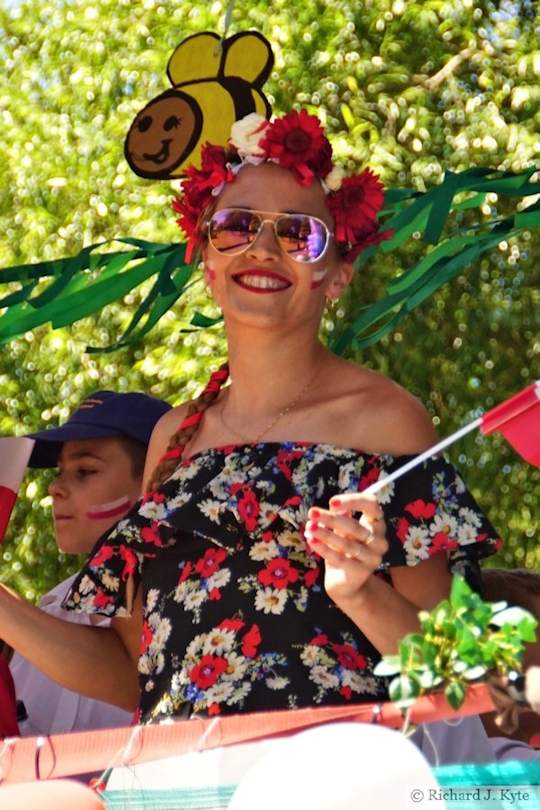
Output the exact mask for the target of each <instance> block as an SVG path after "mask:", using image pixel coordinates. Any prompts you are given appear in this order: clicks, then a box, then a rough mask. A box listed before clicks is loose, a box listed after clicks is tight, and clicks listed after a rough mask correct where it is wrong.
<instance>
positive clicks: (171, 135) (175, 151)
mask: <svg viewBox="0 0 540 810" xmlns="http://www.w3.org/2000/svg"><path fill="white" fill-rule="evenodd" d="M202 120H203V118H202V113H201V110H200V107H199V105H198V104H197V102H196V101H195V99H194V98H193V97H191V96H189V95H187V94H186V93H183V92H182V91H181V90H176V89H173V90H168V91H167V92H165V93H162V94H161V95H160V96H158V97H157V98H155V99H154V100H153V101H151V102H150V103H149V104H147V106H146V107H145V108H144V109H143V110H141V112H140V113H139V114H138V115H137V117H136V118H135V120H134V121H133V123H132V125H131V127H130V130H129V132H128V134H127V137H126V140H125V144H124V153H125V156H126V160H127V161H128V163H129V165H130V167H131V169H132V170H133V171H134V172H135V173H136V174H138V175H139V176H140V177H147V178H149V179H167V178H168V177H170V176H171V174H173V173H174V171H175V169H176V168H177V167H178V166H179V165H180V164H181V163H182V161H184V160H185V158H186V156H187V155H189V153H190V152H191V151H192V149H193V147H194V145H195V144H196V142H197V140H198V138H199V135H200V132H201V128H202Z"/></svg>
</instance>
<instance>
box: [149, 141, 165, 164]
mask: <svg viewBox="0 0 540 810" xmlns="http://www.w3.org/2000/svg"><path fill="white" fill-rule="evenodd" d="M161 143H162V148H161V149H160V150H159V152H155V153H154V154H151V153H150V152H144V154H143V158H144V160H148V161H150V162H152V163H158V164H160V163H165V161H166V160H168V159H169V156H170V154H171V149H170V146H171V142H170V140H169V141H162V142H161Z"/></svg>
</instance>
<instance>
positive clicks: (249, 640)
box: [242, 624, 261, 658]
mask: <svg viewBox="0 0 540 810" xmlns="http://www.w3.org/2000/svg"><path fill="white" fill-rule="evenodd" d="M260 643H261V631H260V630H259V627H258V625H256V624H254V625H252V627H251V628H250V630H248V632H247V633H246V635H245V636H244V638H243V644H242V655H245V656H246V658H255V656H256V655H257V648H258V646H259V644H260Z"/></svg>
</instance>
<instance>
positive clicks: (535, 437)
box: [480, 380, 540, 467]
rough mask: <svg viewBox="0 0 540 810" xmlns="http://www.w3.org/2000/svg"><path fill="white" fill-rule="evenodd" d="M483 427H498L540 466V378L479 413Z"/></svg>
mask: <svg viewBox="0 0 540 810" xmlns="http://www.w3.org/2000/svg"><path fill="white" fill-rule="evenodd" d="M480 422H481V425H480V430H481V431H482V433H485V434H486V435H488V434H489V433H493V432H494V431H495V430H498V431H499V433H502V435H503V436H504V438H505V439H506V440H507V441H508V442H510V444H511V445H512V447H513V448H514V449H515V450H517V452H518V453H519V454H520V456H523V458H524V459H525V461H528V462H529V464H534V465H535V466H536V467H540V380H537V381H536V382H535V383H533V385H529V387H528V388H525V390H524V391H520V393H519V394H516V395H515V396H513V397H510V399H507V400H506V402H502V403H501V404H500V405H497V407H496V408H493V409H492V410H491V411H488V412H487V413H486V414H484V416H481V417H480Z"/></svg>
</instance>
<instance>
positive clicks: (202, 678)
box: [189, 655, 228, 689]
mask: <svg viewBox="0 0 540 810" xmlns="http://www.w3.org/2000/svg"><path fill="white" fill-rule="evenodd" d="M227 666H228V664H227V660H226V659H225V658H223V657H222V656H218V655H203V657H202V658H201V662H200V664H197V665H196V666H194V667H193V669H191V670H190V673H189V677H190V680H191V681H192V683H194V684H196V686H198V687H199V689H208V688H209V687H210V686H213V685H214V684H215V682H216V681H217V679H218V678H219V676H220V675H222V674H223V673H224V672H225V670H226V669H227Z"/></svg>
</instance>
